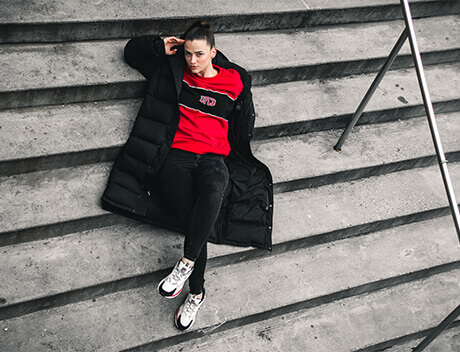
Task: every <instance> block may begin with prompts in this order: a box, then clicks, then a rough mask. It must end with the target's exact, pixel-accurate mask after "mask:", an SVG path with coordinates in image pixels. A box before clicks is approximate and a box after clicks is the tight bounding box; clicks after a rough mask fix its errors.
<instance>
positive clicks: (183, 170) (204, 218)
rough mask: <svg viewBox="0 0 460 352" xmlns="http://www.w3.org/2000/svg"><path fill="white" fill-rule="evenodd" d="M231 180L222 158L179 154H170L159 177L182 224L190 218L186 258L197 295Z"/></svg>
mask: <svg viewBox="0 0 460 352" xmlns="http://www.w3.org/2000/svg"><path fill="white" fill-rule="evenodd" d="M228 178H229V176H228V169H227V167H226V165H225V163H224V162H223V159H222V157H221V156H218V155H215V154H206V155H196V154H193V153H189V152H184V151H177V150H172V152H170V155H168V158H167V159H166V160H165V163H164V164H163V166H162V169H161V170H160V173H159V180H160V183H161V186H162V191H163V198H164V199H165V200H166V201H167V202H168V203H169V205H170V207H171V208H172V209H173V210H175V211H176V212H177V213H178V215H179V216H180V217H181V219H182V221H183V222H184V221H185V218H187V230H186V237H185V244H184V258H185V259H187V260H188V261H191V262H192V265H193V266H194V272H193V273H192V276H191V277H190V289H191V292H192V293H195V294H199V293H201V292H202V289H203V283H204V272H205V268H206V262H207V246H206V243H207V241H208V237H209V234H210V232H211V230H212V229H213V227H214V223H215V221H216V219H217V217H218V215H219V211H220V208H221V205H222V200H223V196H224V193H225V189H226V187H227V184H228ZM186 215H188V217H187V216H186Z"/></svg>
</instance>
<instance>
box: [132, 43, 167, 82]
mask: <svg viewBox="0 0 460 352" xmlns="http://www.w3.org/2000/svg"><path fill="white" fill-rule="evenodd" d="M165 55H166V53H165V47H164V42H163V39H161V38H160V37H159V36H154V35H144V36H141V37H134V38H132V39H131V40H130V41H129V42H128V43H127V44H126V46H125V50H124V56H125V61H126V63H127V64H128V65H130V66H131V67H133V68H135V69H136V70H138V71H139V72H140V73H142V74H143V75H144V77H145V78H147V79H149V78H150V77H151V76H152V74H153V70H154V68H155V65H156V64H157V61H158V60H159V59H160V58H161V57H164V56H165Z"/></svg>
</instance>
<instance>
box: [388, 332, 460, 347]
mask: <svg viewBox="0 0 460 352" xmlns="http://www.w3.org/2000/svg"><path fill="white" fill-rule="evenodd" d="M422 340H423V339H418V340H413V341H411V342H407V343H405V344H401V345H398V346H393V347H391V348H388V349H386V350H385V351H386V352H406V351H411V348H414V347H416V346H418V345H419V344H420V343H421V342H422ZM424 351H425V352H458V351H460V327H458V326H457V327H455V328H450V329H448V330H446V331H444V332H443V333H442V334H441V335H439V336H438V337H437V338H436V339H435V340H434V341H433V342H432V343H431V344H430V345H429V346H428V347H427V348H426V349H425V350H424Z"/></svg>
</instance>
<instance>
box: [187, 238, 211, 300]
mask: <svg viewBox="0 0 460 352" xmlns="http://www.w3.org/2000/svg"><path fill="white" fill-rule="evenodd" d="M207 260H208V246H207V243H205V244H204V245H203V247H202V248H201V253H200V255H199V256H198V258H197V259H196V261H195V265H194V266H193V272H192V275H190V278H189V286H190V293H192V294H194V295H199V294H200V293H202V292H203V288H204V281H205V280H204V272H205V270H206V262H207Z"/></svg>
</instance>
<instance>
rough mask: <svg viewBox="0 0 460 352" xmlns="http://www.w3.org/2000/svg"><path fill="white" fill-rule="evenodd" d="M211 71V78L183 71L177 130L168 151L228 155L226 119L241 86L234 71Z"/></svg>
mask: <svg viewBox="0 0 460 352" xmlns="http://www.w3.org/2000/svg"><path fill="white" fill-rule="evenodd" d="M213 67H214V68H215V69H216V70H217V71H218V74H217V75H216V76H214V77H201V76H198V75H195V74H193V73H192V72H191V71H190V69H189V68H188V67H186V69H185V72H184V79H183V81H182V91H181V93H180V96H179V110H180V120H179V127H178V129H177V132H176V135H175V137H174V141H173V144H172V146H171V148H177V149H182V150H186V151H189V152H193V153H196V154H206V153H215V154H220V155H223V156H227V155H228V154H229V153H230V144H229V143H228V139H227V133H228V120H227V117H228V115H229V114H230V112H231V111H232V110H233V108H234V106H235V100H236V99H237V98H238V96H239V95H240V93H241V91H242V90H243V83H242V82H241V79H240V75H239V73H238V72H237V71H236V70H234V69H224V68H221V67H218V66H215V65H214V66H213Z"/></svg>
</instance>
